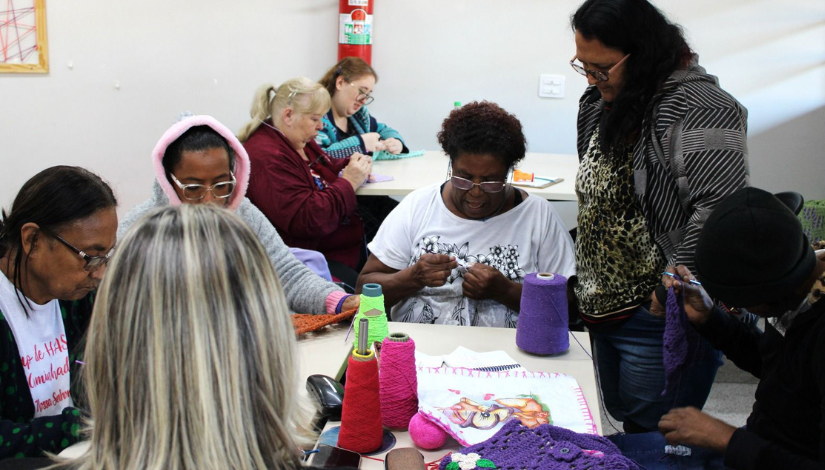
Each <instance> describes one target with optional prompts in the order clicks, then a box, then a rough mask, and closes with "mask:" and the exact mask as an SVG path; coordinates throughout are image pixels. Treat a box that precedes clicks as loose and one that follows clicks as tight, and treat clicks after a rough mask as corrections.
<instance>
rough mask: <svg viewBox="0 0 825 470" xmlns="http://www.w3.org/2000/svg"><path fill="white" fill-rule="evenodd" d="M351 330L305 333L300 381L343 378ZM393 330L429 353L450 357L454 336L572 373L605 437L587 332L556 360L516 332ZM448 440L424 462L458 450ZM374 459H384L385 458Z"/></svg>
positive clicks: (402, 443)
mask: <svg viewBox="0 0 825 470" xmlns="http://www.w3.org/2000/svg"><path fill="white" fill-rule="evenodd" d="M348 327H349V326H348V325H347V324H340V325H332V326H330V327H327V328H326V329H324V330H322V331H320V332H316V333H309V334H307V335H304V336H303V337H302V339H301V340H299V341H298V351H299V357H300V373H301V376H302V377H307V376H309V375H312V374H324V375H328V376H330V377H333V378H336V379H339V378H340V377H341V375H342V374H343V372H344V368H345V366H346V360H347V357H348V354H349V352H350V351H351V348H352V335H350V339H349V341H348V342H347V343H345V342H344V337H345V336H346V332H347V329H348ZM389 327H390V332H391V333H394V332H404V333H407V334H409V335H410V337H411V338H412V339H413V340H414V341H415V346H416V349H417V350H419V351H421V352H423V353H426V354H430V355H441V354H449V353H451V352H452V351H453V350H455V348H456V346H457V343H456V338H461V345H462V346H464V347H466V348H468V349H471V350H473V351H476V352H488V351H496V350H504V351H505V352H507V354H509V355H510V356H511V357H513V359H515V360H516V361H518V362H519V363H520V364H521V365H522V366H524V367H525V368H526V369H528V370H531V371H537V372H539V371H540V372H559V373H564V374H568V375H571V376H573V377H574V378H575V379H576V381H577V382H578V383H579V387H581V389H582V391H583V392H584V396H585V399H586V400H587V404H588V406H589V407H590V412H591V414H592V415H593V420H594V421H595V422H596V427H597V429H598V432H599V434H601V433H602V425H601V411H600V402H599V396H598V389H597V387H596V379H595V374H594V372H593V362H592V360H591V358H590V354H591V352H590V338H589V335H588V334H587V333H580V332H571V335H572V337H571V338H570V349H569V350H568V351H567V352H565V353H562V354H559V355H556V356H537V355H533V354H530V353H527V352H524V351H522V350H521V349H519V348H518V347H517V346H516V330H515V329H508V328H484V327H471V326H448V325H423V324H417V323H399V322H390V323H389ZM577 340H578V342H577ZM579 344H581V346H579ZM304 393H305V391H304ZM339 425H340V423H338V422H335V423H328V424H327V428H329V427H335V426H339ZM393 434H395V437H396V439H397V441H398V442H397V444H396V446H395V448H399V447H415V445H414V444H413V443H412V440H411V439H410V437H409V434H408V433H407V432H403V431H402V432H399V431H394V432H393ZM448 442H451V443H452V446H446V447H444V448H442V449H439V450H437V451H425V450H423V449H419V450H420V451H421V453H422V454H424V458H425V460H426V461H427V462H431V461H434V460H438V459H439V458H441V457H442V456H444V455H445V454H446V453H447V452H450V451H454V450H458V448H459V447H458V444H457V443H456V442H455V441H453V440H449V441H448ZM375 457H377V458H383V456H382V455H378V456H375ZM360 468H363V469H370V468H374V469H383V468H384V466H383V463H381V462H377V461H375V460H370V459H362V461H361V467H360Z"/></svg>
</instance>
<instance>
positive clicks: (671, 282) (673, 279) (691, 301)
mask: <svg viewBox="0 0 825 470" xmlns="http://www.w3.org/2000/svg"><path fill="white" fill-rule="evenodd" d="M671 287H673V290H674V292H676V293H677V294H678V293H680V292H682V291H684V293H685V313H686V314H687V316H688V320H690V322H691V323H693V324H697V325H701V324H703V323H705V322H706V321H707V320H708V317H710V312H711V310H712V309H713V301H712V300H711V299H710V297H709V296H708V294H707V292H705V289H703V288H702V284H700V283H699V281H697V280H696V278H695V277H694V276H693V274H691V272H690V270H689V269H688V268H687V266H684V265H681V264H680V265H679V266H676V267H674V266H668V268H667V269H666V270H665V272H663V273H662V288H659V287H657V288H656V295H654V296H653V297H654V298H653V303H654V304H656V305H654V306H651V310H655V309H661V311H662V312H664V304H665V301H664V299H662V298H660V297H665V298H666V293H667V290H668V289H670V288H671ZM660 294H665V295H661V296H660Z"/></svg>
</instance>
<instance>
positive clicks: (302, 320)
mask: <svg viewBox="0 0 825 470" xmlns="http://www.w3.org/2000/svg"><path fill="white" fill-rule="evenodd" d="M356 313H358V309H357V308H353V309H350V310H347V311H346V312H341V313H338V314H335V315H332V314H328V315H310V314H305V313H294V314H292V327H293V328H294V329H295V334H296V335H302V334H304V333H309V332H310V331H317V330H320V329H321V328H323V327H325V326H327V325H331V324H333V323H338V322H341V321H344V320H346V319H348V318H350V317H353V316H355V314H356Z"/></svg>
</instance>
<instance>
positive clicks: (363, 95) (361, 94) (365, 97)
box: [344, 78, 375, 106]
mask: <svg viewBox="0 0 825 470" xmlns="http://www.w3.org/2000/svg"><path fill="white" fill-rule="evenodd" d="M344 81H345V82H347V83H349V84H350V85H352V86H354V87H355V88H357V89H358V96H356V97H355V101H364V106H367V105H368V104H370V103H372V102H373V101H375V97H374V96H372V94H371V93H369V92H368V91H366V90H364V89H363V88H361V87H360V86H355V84H353V83H352V82H351V81H349V80H347V79H346V78H345V79H344Z"/></svg>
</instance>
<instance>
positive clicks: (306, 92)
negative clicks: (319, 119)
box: [238, 77, 331, 142]
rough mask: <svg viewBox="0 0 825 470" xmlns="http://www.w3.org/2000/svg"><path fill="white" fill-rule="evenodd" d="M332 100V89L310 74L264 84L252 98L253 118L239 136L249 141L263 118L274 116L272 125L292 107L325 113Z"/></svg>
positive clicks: (299, 112)
mask: <svg viewBox="0 0 825 470" xmlns="http://www.w3.org/2000/svg"><path fill="white" fill-rule="evenodd" d="M330 104H331V100H330V97H329V92H328V91H327V90H326V88H324V87H323V86H321V84H320V83H317V82H314V81H312V80H310V79H309V78H306V77H297V78H292V79H289V80H287V81H285V82H284V83H283V84H281V86H279V87H277V88H276V87H275V85H270V84H266V85H262V86H260V87H259V88H258V90H257V91H256V92H255V96H254V97H253V98H252V107H251V108H250V110H249V117H250V118H252V120H250V121H249V122H247V123H246V125H244V126H243V127H242V128H241V130H240V132H238V140H240V141H241V142H246V141H247V140H249V137H250V136H251V135H252V133H253V132H255V131H256V130H257V129H258V127H259V126H260V125H261V123H262V122H263V121H266V120H267V119H268V118H270V117H271V118H272V121H273V122H272V125H276V123H275V120H276V116H278V115H279V114H280V113H281V111H283V110H284V109H286V108H287V107H290V108H292V109H293V111H295V113H296V114H316V113H317V114H324V113H326V112H327V111H329V107H330Z"/></svg>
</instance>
